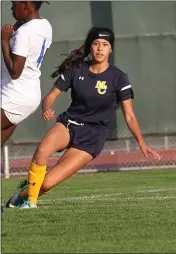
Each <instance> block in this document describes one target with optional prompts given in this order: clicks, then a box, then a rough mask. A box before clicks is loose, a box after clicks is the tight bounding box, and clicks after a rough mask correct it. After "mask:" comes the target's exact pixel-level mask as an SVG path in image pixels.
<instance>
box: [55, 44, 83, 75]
mask: <svg viewBox="0 0 176 254" xmlns="http://www.w3.org/2000/svg"><path fill="white" fill-rule="evenodd" d="M84 58H85V53H84V45H83V46H81V47H80V48H78V49H75V50H73V51H71V53H70V54H69V55H68V56H67V58H66V59H65V60H64V61H63V62H62V63H61V64H60V65H59V66H58V67H57V70H56V71H55V72H53V73H52V75H51V77H52V78H56V77H57V76H58V75H60V74H62V73H63V72H64V71H65V70H68V69H71V68H72V67H73V66H74V65H76V66H79V64H80V63H81V62H82V61H84Z"/></svg>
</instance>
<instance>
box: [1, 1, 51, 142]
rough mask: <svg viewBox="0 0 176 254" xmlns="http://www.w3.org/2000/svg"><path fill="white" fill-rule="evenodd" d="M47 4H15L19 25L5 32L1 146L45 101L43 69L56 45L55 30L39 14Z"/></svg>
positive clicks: (13, 7) (3, 44)
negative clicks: (49, 53) (41, 77)
mask: <svg viewBox="0 0 176 254" xmlns="http://www.w3.org/2000/svg"><path fill="white" fill-rule="evenodd" d="M44 2H46V1H12V8H11V9H12V14H13V16H14V18H15V19H16V20H17V23H16V24H15V25H14V26H12V25H4V26H3V27H2V30H1V47H2V54H3V57H4V63H3V67H2V80H1V94H2V97H1V147H2V146H3V145H4V143H5V142H6V141H7V140H8V138H9V137H10V136H11V135H12V133H13V131H14V130H15V128H16V127H17V125H18V124H19V123H20V122H22V121H23V120H24V119H26V118H27V117H28V116H29V115H30V114H32V113H33V112H34V111H35V110H36V109H37V107H38V106H39V104H40V101H41V90H40V75H41V72H40V66H41V63H42V60H43V58H44V55H45V52H46V50H47V49H48V48H49V47H50V45H51V43H52V27H51V25H50V23H49V22H48V20H46V19H44V18H40V14H39V9H40V7H41V5H42V4H43V3H44Z"/></svg>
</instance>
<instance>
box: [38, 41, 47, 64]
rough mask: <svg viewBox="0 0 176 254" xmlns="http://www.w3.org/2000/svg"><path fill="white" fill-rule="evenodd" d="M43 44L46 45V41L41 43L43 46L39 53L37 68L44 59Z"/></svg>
mask: <svg viewBox="0 0 176 254" xmlns="http://www.w3.org/2000/svg"><path fill="white" fill-rule="evenodd" d="M45 43H46V39H45V40H44V41H43V45H42V48H41V52H40V55H39V57H38V59H37V67H38V66H39V64H40V63H41V62H42V60H43V57H44V54H45Z"/></svg>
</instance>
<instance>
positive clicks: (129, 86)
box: [120, 85, 131, 91]
mask: <svg viewBox="0 0 176 254" xmlns="http://www.w3.org/2000/svg"><path fill="white" fill-rule="evenodd" d="M128 88H131V85H128V86H125V87H123V88H122V89H121V90H120V91H123V90H126V89H128Z"/></svg>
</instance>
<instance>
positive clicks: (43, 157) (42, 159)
mask: <svg viewBox="0 0 176 254" xmlns="http://www.w3.org/2000/svg"><path fill="white" fill-rule="evenodd" d="M32 161H33V162H34V163H36V164H37V165H44V164H47V161H48V153H47V148H45V147H42V146H41V147H40V146H39V148H38V149H37V151H36V152H35V154H34V156H33V159H32Z"/></svg>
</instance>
